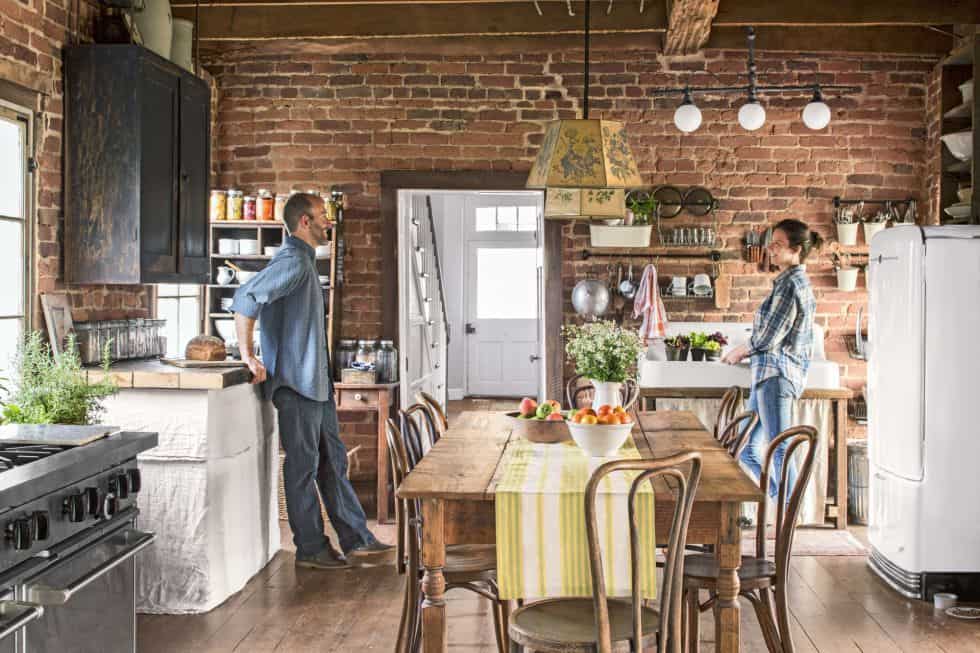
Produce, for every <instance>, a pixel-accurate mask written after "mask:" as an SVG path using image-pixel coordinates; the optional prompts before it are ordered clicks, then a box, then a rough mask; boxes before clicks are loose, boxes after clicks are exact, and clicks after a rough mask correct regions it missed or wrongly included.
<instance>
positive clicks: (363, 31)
mask: <svg viewBox="0 0 980 653" xmlns="http://www.w3.org/2000/svg"><path fill="white" fill-rule="evenodd" d="M172 5H173V13H174V15H175V16H177V17H181V18H189V19H191V20H194V18H195V15H198V17H199V21H200V43H201V48H202V49H204V50H212V51H213V50H222V49H235V48H240V47H250V48H253V47H256V46H260V45H261V42H266V41H276V42H277V47H283V46H284V44H283V41H287V42H293V43H291V44H288V43H287V44H285V46H286V47H287V49H303V48H307V47H315V48H316V49H317V50H318V51H335V52H355V51H363V52H384V51H388V52H398V51H403V52H413V51H420V50H424V51H427V52H432V51H433V50H442V51H463V52H465V51H471V52H476V51H478V52H493V51H495V50H503V49H508V48H510V49H512V48H514V47H521V48H525V49H529V50H538V51H539V50H545V51H547V50H553V49H556V48H561V47H564V45H565V44H566V43H567V44H569V45H571V44H574V43H577V42H580V41H581V36H580V35H581V34H582V10H583V5H584V2H582V1H581V0H571V1H569V0H538V1H537V2H534V1H533V0H414V1H413V0H401V1H399V0H310V1H307V2H303V1H298V0H205V1H203V2H200V1H199V0H173V3H172ZM977 23H980V2H978V1H977V0H942V1H934V2H927V1H925V0H860V1H858V0H820V1H819V2H806V1H805V0H781V1H772V0H611V1H609V0H593V3H592V32H593V34H594V35H595V38H594V44H595V47H597V48H601V47H618V48H627V49H647V50H649V49H651V48H657V49H662V50H663V51H664V53H665V54H668V55H685V54H693V53H696V52H698V51H699V50H700V49H702V48H704V47H709V48H742V47H744V44H745V34H744V28H745V26H748V25H753V26H755V27H756V28H757V32H758V37H757V41H756V43H757V47H758V48H759V49H761V50H789V51H850V52H890V53H909V54H942V53H945V52H948V51H949V49H950V48H951V46H952V43H953V38H952V31H953V27H954V26H956V25H964V24H974V25H975V24H977Z"/></svg>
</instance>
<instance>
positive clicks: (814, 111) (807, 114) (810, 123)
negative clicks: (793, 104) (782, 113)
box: [803, 86, 830, 129]
mask: <svg viewBox="0 0 980 653" xmlns="http://www.w3.org/2000/svg"><path fill="white" fill-rule="evenodd" d="M803 124H804V125H806V126H807V127H809V128H810V129H823V128H824V127H826V126H827V125H829V124H830V107H828V106H827V103H826V102H824V101H823V95H821V94H820V87H819V86H814V87H813V99H812V100H810V103H809V104H807V105H806V106H805V107H803Z"/></svg>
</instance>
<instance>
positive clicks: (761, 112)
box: [738, 102, 766, 132]
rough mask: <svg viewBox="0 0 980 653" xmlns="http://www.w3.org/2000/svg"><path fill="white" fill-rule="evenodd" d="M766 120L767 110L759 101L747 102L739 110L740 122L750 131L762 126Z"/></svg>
mask: <svg viewBox="0 0 980 653" xmlns="http://www.w3.org/2000/svg"><path fill="white" fill-rule="evenodd" d="M765 122H766V110H765V109H763V108H762V105H761V104H759V103H758V102H746V103H745V104H743V105H742V108H741V109H739V110H738V124H740V125H742V128H743V129H747V130H749V131H750V132H751V131H755V130H756V129H758V128H759V127H762V125H763V124H765Z"/></svg>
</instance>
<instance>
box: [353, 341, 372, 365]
mask: <svg viewBox="0 0 980 653" xmlns="http://www.w3.org/2000/svg"><path fill="white" fill-rule="evenodd" d="M354 360H355V361H357V362H358V363H364V364H365V365H376V364H377V362H378V347H377V344H376V343H375V341H374V340H358V341H357V354H356V355H355V356H354Z"/></svg>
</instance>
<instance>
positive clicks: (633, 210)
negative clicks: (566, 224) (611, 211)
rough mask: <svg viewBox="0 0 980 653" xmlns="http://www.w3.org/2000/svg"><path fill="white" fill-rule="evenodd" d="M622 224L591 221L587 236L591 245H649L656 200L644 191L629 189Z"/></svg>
mask: <svg viewBox="0 0 980 653" xmlns="http://www.w3.org/2000/svg"><path fill="white" fill-rule="evenodd" d="M626 207H627V208H626V212H625V217H624V220H623V222H624V223H623V224H609V223H608V222H612V221H608V222H607V224H605V225H599V224H596V223H594V222H593V223H591V224H590V225H589V236H590V238H591V241H592V246H593V247H649V246H650V236H651V234H652V233H653V216H654V215H655V214H656V211H657V200H655V199H653V198H652V197H650V194H649V193H647V192H645V191H640V192H634V191H631V192H630V193H629V194H628V195H627V198H626Z"/></svg>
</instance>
